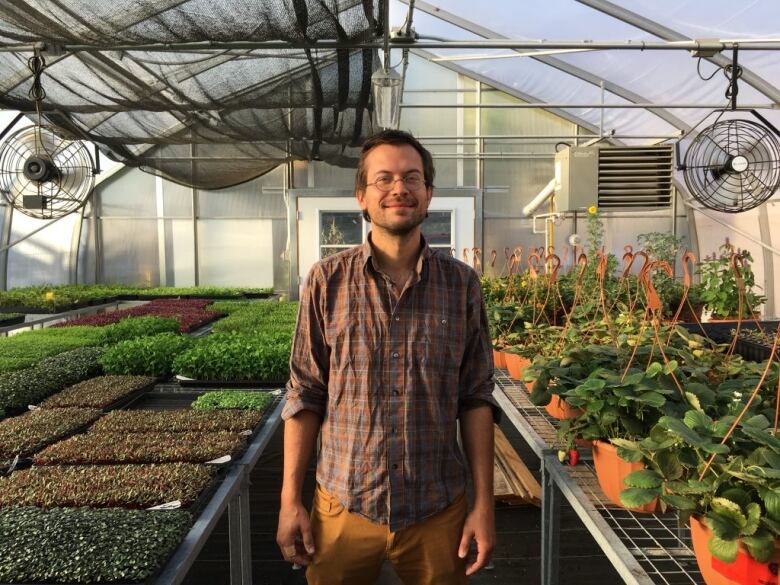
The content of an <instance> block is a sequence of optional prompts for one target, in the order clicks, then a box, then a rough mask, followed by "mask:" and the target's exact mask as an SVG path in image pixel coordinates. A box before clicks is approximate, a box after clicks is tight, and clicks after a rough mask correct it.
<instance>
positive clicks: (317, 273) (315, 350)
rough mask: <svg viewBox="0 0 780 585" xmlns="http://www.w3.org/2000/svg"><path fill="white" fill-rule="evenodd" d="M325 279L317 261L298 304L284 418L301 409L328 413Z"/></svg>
mask: <svg viewBox="0 0 780 585" xmlns="http://www.w3.org/2000/svg"><path fill="white" fill-rule="evenodd" d="M324 285H325V280H324V277H323V275H322V269H321V267H320V265H319V264H315V265H314V267H313V268H312V269H311V271H310V272H309V275H308V276H307V278H306V282H305V283H304V287H303V291H302V294H301V301H300V305H299V308H298V323H297V325H296V330H295V337H294V338H293V343H292V351H291V352H290V380H289V381H288V382H287V401H286V403H285V405H284V409H283V410H282V419H284V420H287V419H289V418H291V417H293V416H295V415H296V414H298V413H299V412H301V411H302V410H310V411H312V412H315V413H317V414H319V415H320V417H323V418H324V416H325V409H326V406H327V403H328V373H329V370H330V348H329V347H328V345H327V343H326V339H325V327H324V321H323V307H324V302H323V297H322V295H323V292H324V290H325V286H324Z"/></svg>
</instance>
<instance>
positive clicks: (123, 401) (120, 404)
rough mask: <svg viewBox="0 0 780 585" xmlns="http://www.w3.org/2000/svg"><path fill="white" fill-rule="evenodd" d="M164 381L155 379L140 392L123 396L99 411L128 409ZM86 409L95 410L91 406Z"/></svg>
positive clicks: (139, 390)
mask: <svg viewBox="0 0 780 585" xmlns="http://www.w3.org/2000/svg"><path fill="white" fill-rule="evenodd" d="M163 380H164V378H155V380H154V382H150V383H149V384H147V385H146V386H143V387H141V388H139V389H138V390H134V391H133V392H131V393H130V394H128V395H126V396H123V397H122V398H119V399H117V400H114V402H112V403H110V404H108V405H106V406H104V407H102V408H99V409H98V410H101V411H103V412H108V411H110V410H117V409H120V408H127V407H128V406H130V405H131V404H133V403H134V402H135V401H136V400H138V399H139V398H141V397H142V396H143V395H144V394H146V393H147V392H151V391H152V390H154V387H155V386H156V385H157V383H158V382H161V381H163ZM85 408H94V407H91V406H89V407H85Z"/></svg>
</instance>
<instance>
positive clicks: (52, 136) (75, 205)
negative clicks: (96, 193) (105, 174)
mask: <svg viewBox="0 0 780 585" xmlns="http://www.w3.org/2000/svg"><path fill="white" fill-rule="evenodd" d="M33 157H36V158H40V159H42V160H44V161H48V162H50V163H51V164H52V165H53V167H54V169H55V170H54V173H53V176H52V177H51V178H50V179H49V180H43V181H37V180H34V179H31V178H29V177H28V176H27V175H26V174H25V164H26V163H27V161H28V160H31V159H32V158H33ZM94 176H95V169H94V164H93V160H92V156H91V154H90V152H89V149H88V148H87V147H86V145H85V144H84V143H83V142H81V141H77V140H70V139H67V138H63V137H61V136H59V135H58V134H57V133H56V132H55V131H54V130H53V129H52V128H51V127H49V126H26V127H24V128H21V129H20V130H18V131H16V132H14V133H13V134H12V135H11V136H10V137H9V138H8V139H7V140H6V141H5V142H4V143H3V145H2V147H1V148H0V192H2V195H3V197H4V199H5V200H6V201H7V202H8V203H9V204H10V205H11V206H13V207H14V209H16V210H18V211H19V212H21V213H23V214H25V215H27V216H29V217H34V218H37V219H55V218H59V217H63V216H65V215H67V214H69V213H73V212H75V211H77V210H79V209H80V208H81V207H82V206H83V205H84V204H85V203H86V202H87V199H88V198H89V195H90V193H91V192H92V189H93V187H94V183H95V177H94Z"/></svg>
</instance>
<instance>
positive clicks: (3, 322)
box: [0, 311, 25, 327]
mask: <svg viewBox="0 0 780 585" xmlns="http://www.w3.org/2000/svg"><path fill="white" fill-rule="evenodd" d="M2 312H5V311H2ZM24 320H25V315H20V316H18V317H12V318H10V319H3V318H2V317H0V327H10V326H11V325H19V323H24Z"/></svg>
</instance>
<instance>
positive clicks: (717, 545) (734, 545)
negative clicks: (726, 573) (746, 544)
mask: <svg viewBox="0 0 780 585" xmlns="http://www.w3.org/2000/svg"><path fill="white" fill-rule="evenodd" d="M707 548H709V549H710V552H711V553H712V556H714V557H715V558H716V559H719V560H721V561H723V562H725V563H733V562H734V561H735V560H737V552H738V551H739V543H738V542H737V540H736V537H734V539H733V540H724V539H722V538H720V537H718V536H717V535H715V534H713V535H712V536H711V537H710V540H709V542H708V543H707Z"/></svg>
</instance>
